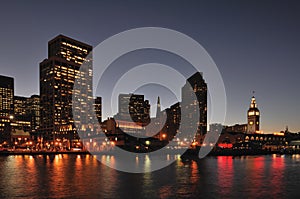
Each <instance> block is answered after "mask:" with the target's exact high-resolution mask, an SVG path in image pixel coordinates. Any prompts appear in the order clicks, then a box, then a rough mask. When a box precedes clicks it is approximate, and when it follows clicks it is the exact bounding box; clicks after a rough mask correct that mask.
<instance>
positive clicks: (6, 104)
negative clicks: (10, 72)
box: [0, 75, 14, 116]
mask: <svg viewBox="0 0 300 199" xmlns="http://www.w3.org/2000/svg"><path fill="white" fill-rule="evenodd" d="M13 113H14V79H13V78H11V77H6V76H2V75H0V116H9V115H11V114H13Z"/></svg>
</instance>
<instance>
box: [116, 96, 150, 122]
mask: <svg viewBox="0 0 300 199" xmlns="http://www.w3.org/2000/svg"><path fill="white" fill-rule="evenodd" d="M115 119H117V120H124V121H133V122H135V123H140V124H141V125H144V124H145V125H146V124H148V123H149V122H150V104H149V101H148V100H144V95H137V94H120V95H119V112H118V114H117V115H116V116H115Z"/></svg>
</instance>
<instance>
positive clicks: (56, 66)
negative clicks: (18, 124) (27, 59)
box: [40, 35, 92, 140]
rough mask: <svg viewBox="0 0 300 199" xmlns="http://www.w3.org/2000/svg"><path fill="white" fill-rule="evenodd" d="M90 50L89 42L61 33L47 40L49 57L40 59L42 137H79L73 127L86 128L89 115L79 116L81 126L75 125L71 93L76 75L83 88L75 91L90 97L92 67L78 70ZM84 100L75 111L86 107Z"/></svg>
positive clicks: (50, 138)
mask: <svg viewBox="0 0 300 199" xmlns="http://www.w3.org/2000/svg"><path fill="white" fill-rule="evenodd" d="M91 51H92V46H90V45H88V44H85V43H83V42H80V41H76V40H74V39H71V38H69V37H66V36H63V35H58V36H57V37H55V38H54V39H52V40H51V41H49V42H48V58H47V59H45V60H44V61H43V62H41V63H40V105H41V112H40V115H41V119H40V121H41V122H40V132H41V133H42V134H43V136H44V138H45V139H47V140H55V139H68V140H73V139H79V137H78V134H77V132H76V128H79V129H86V128H87V127H86V126H85V123H88V121H87V120H88V119H89V117H88V116H86V118H82V121H83V124H82V125H81V126H76V127H75V124H74V119H73V112H72V94H73V87H74V83H75V80H76V79H78V83H79V84H80V85H81V86H82V87H81V88H82V89H81V90H76V91H74V92H75V93H76V94H77V95H80V96H81V97H82V99H87V98H88V99H89V100H92V68H88V69H87V70H83V71H80V66H81V64H82V63H83V62H84V60H85V58H86V56H87V55H88V54H89V53H90V52H91ZM90 98H91V99H90ZM84 101H85V100H83V102H82V104H80V106H79V105H78V107H76V108H75V109H76V110H75V111H86V109H85V108H86V107H85V105H84ZM85 115H86V114H85Z"/></svg>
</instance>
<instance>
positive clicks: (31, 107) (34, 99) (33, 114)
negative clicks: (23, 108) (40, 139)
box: [27, 95, 41, 132]
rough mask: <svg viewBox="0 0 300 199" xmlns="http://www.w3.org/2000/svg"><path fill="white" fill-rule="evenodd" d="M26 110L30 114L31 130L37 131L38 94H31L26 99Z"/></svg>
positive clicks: (39, 119)
mask: <svg viewBox="0 0 300 199" xmlns="http://www.w3.org/2000/svg"><path fill="white" fill-rule="evenodd" d="M27 106H28V109H27V112H28V114H29V115H30V126H31V132H37V131H38V129H39V127H40V125H41V118H40V96H39V95H32V96H31V97H30V98H28V100H27Z"/></svg>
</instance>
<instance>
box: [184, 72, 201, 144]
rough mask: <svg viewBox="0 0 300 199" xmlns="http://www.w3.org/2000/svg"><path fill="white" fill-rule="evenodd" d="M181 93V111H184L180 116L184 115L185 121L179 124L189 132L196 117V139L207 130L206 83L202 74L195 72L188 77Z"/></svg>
mask: <svg viewBox="0 0 300 199" xmlns="http://www.w3.org/2000/svg"><path fill="white" fill-rule="evenodd" d="M181 93H182V103H181V109H182V112H181V113H182V114H183V113H185V114H183V115H182V117H185V118H183V119H184V121H185V122H183V123H182V124H181V125H182V128H181V129H182V130H183V131H186V132H190V131H191V129H193V126H194V125H195V124H194V123H193V122H192V121H193V120H194V118H196V117H198V118H199V120H197V121H198V124H197V125H198V129H197V132H195V133H194V134H195V135H196V139H197V140H198V139H199V137H200V136H201V135H204V134H206V132H207V84H206V82H205V81H204V79H203V77H202V74H201V73H199V72H197V73H195V74H194V75H192V76H191V77H190V78H188V79H187V81H186V84H185V85H184V86H183V88H182V92H181ZM192 118H193V120H192ZM190 121H191V122H190ZM189 122H190V123H189ZM189 139H193V138H189ZM198 141H199V140H198Z"/></svg>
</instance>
